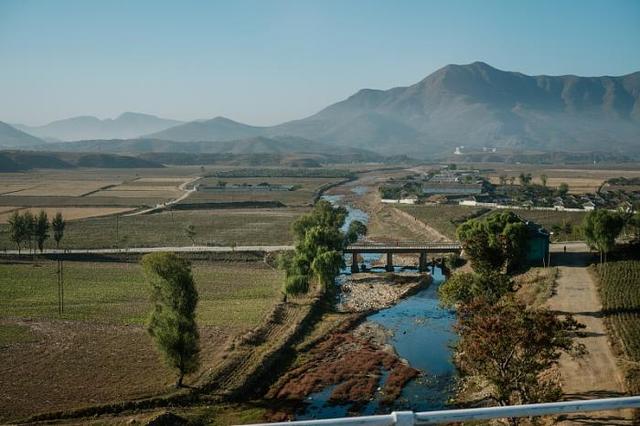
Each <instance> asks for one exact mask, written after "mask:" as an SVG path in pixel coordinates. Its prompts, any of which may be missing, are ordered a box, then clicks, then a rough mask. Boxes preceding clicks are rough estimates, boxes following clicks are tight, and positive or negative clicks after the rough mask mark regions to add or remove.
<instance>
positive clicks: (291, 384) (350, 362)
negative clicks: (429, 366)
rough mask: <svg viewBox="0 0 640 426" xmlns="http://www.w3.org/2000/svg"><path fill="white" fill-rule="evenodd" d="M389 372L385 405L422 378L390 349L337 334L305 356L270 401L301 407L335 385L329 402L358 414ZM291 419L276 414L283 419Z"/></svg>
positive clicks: (383, 393) (272, 392) (270, 394)
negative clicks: (409, 382) (384, 373)
mask: <svg viewBox="0 0 640 426" xmlns="http://www.w3.org/2000/svg"><path fill="white" fill-rule="evenodd" d="M385 371H388V372H389V376H388V379H387V380H386V382H385V383H384V384H383V385H382V389H381V400H382V402H383V403H391V402H393V401H394V400H395V399H396V398H398V396H399V395H400V391H401V390H402V388H403V386H404V385H405V384H406V383H407V382H408V381H409V380H411V379H412V378H414V377H416V376H417V375H418V374H419V372H418V370H416V369H414V368H411V367H409V366H408V365H406V364H405V363H404V362H403V361H402V360H401V359H400V358H399V357H398V356H397V355H396V354H394V353H393V351H391V350H390V349H387V348H384V347H383V346H381V345H379V344H377V343H375V342H373V341H370V340H367V339H365V338H361V337H356V336H354V335H353V334H351V333H334V334H331V335H329V336H328V337H327V338H326V339H324V340H323V341H321V342H320V343H318V344H317V345H316V346H315V347H313V348H312V349H310V350H309V351H308V352H307V353H306V354H304V357H303V358H302V361H301V362H300V363H299V364H298V365H297V366H296V367H295V368H293V369H292V370H290V371H289V372H288V373H287V374H285V375H284V376H283V377H282V378H281V379H280V380H279V381H278V382H277V383H276V384H275V385H274V386H273V387H272V388H271V390H270V391H269V392H268V394H267V398H268V399H274V400H279V401H281V402H284V401H288V402H294V403H296V402H297V403H298V404H294V405H299V404H300V403H302V401H303V400H304V399H305V398H306V397H307V396H309V395H310V394H312V393H314V392H318V391H321V390H322V389H324V388H326V387H327V386H331V385H335V388H334V389H333V392H332V393H331V395H330V396H329V401H330V402H332V403H335V404H344V403H352V404H353V405H352V406H351V410H353V411H356V412H357V410H358V409H359V408H362V406H363V405H365V404H366V403H367V402H369V401H370V400H371V399H372V398H373V397H374V396H375V394H376V392H377V390H378V387H379V386H380V379H381V377H382V373H383V372H385ZM290 415H291V414H290V413H287V415H284V413H277V414H275V413H274V417H279V418H287V417H289V416H290Z"/></svg>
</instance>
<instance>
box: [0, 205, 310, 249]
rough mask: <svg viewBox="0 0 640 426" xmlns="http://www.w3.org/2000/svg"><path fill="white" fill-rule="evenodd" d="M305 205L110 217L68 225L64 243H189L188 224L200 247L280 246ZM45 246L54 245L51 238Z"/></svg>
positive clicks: (3, 232) (3, 244) (3, 237)
mask: <svg viewBox="0 0 640 426" xmlns="http://www.w3.org/2000/svg"><path fill="white" fill-rule="evenodd" d="M305 211H306V210H305V209H300V208H298V209H293V208H290V209H288V208H280V209H242V210H241V209H218V210H183V211H164V212H161V213H154V214H148V215H139V216H120V217H115V216H110V217H96V218H90V219H83V220H76V221H71V222H69V223H67V227H66V229H65V235H64V238H63V240H62V244H61V247H64V248H109V247H124V248H126V247H154V246H188V245H192V244H193V243H192V241H191V240H190V239H189V238H188V237H187V236H186V234H185V227H186V226H187V225H188V224H192V225H193V226H194V227H195V231H196V236H195V243H196V244H197V245H207V244H208V245H232V244H234V243H235V244H237V245H280V244H288V243H290V242H291V240H292V237H291V234H290V232H289V227H290V225H291V223H292V222H293V221H294V220H295V219H296V218H297V217H298V216H299V215H301V214H302V213H304V212H305ZM45 247H48V248H52V247H54V242H53V241H52V240H51V239H49V240H47V241H46V243H45ZM13 248H15V246H14V245H13V244H12V243H11V242H10V241H9V235H8V226H7V225H2V224H0V250H2V249H13Z"/></svg>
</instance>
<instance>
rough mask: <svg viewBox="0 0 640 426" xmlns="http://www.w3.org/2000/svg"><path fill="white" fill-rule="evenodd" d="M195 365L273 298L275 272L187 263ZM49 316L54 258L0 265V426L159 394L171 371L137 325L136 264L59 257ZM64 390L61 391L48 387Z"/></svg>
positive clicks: (258, 317) (247, 265) (144, 311)
mask: <svg viewBox="0 0 640 426" xmlns="http://www.w3.org/2000/svg"><path fill="white" fill-rule="evenodd" d="M193 273H194V278H195V281H196V286H197V289H198V293H199V296H200V300H199V303H198V307H197V322H198V329H199V333H200V347H201V353H200V359H201V361H202V365H201V368H200V369H199V371H198V372H197V373H195V374H194V375H192V376H190V377H189V378H188V382H187V383H192V382H193V381H194V380H197V378H198V377H199V376H200V375H201V374H203V373H204V372H206V371H208V369H209V368H211V366H213V365H216V363H217V362H219V361H220V360H221V358H222V357H224V356H225V355H224V354H225V351H224V348H225V347H226V345H227V344H228V342H229V341H230V339H232V338H234V337H235V336H238V335H241V334H243V333H245V332H247V331H248V330H249V329H251V328H253V327H255V326H257V325H258V324H259V323H261V322H262V321H263V319H264V318H265V316H266V315H267V313H268V312H270V311H271V309H272V308H273V306H274V304H275V303H277V302H278V301H279V300H280V297H281V296H280V289H281V284H282V279H283V274H282V273H281V272H280V271H278V270H275V269H273V268H271V267H270V266H268V265H267V264H265V263H263V262H256V261H253V262H202V261H198V262H194V263H193ZM64 277H65V279H64V281H65V286H64V294H65V297H64V301H65V309H64V313H63V314H62V315H59V314H58V302H57V283H56V264H55V262H52V261H45V260H41V261H37V262H35V263H34V262H17V263H10V262H7V261H3V262H0V364H1V365H3V380H0V395H11V398H0V423H3V424H4V423H5V422H12V421H13V420H16V419H19V418H24V417H26V416H28V415H32V414H36V413H41V412H50V411H58V410H69V409H73V408H78V407H82V406H86V405H93V404H98V403H106V402H110V401H119V400H123V399H135V398H142V397H146V396H149V395H154V394H158V393H162V392H165V391H166V390H167V389H169V388H170V387H171V386H172V383H173V382H174V380H175V373H174V372H173V371H171V370H169V369H168V368H167V367H166V366H165V365H164V363H163V362H162V358H161V356H160V355H159V354H158V352H157V351H156V349H155V347H154V344H153V341H152V340H151V338H150V336H149V335H148V333H147V332H146V330H145V326H144V323H145V319H146V317H147V315H148V312H149V311H150V308H151V304H150V302H149V285H148V284H147V283H146V282H145V280H144V277H143V274H142V270H141V267H140V266H139V265H138V264H137V263H124V262H75V261H65V262H64ZM52 389H64V390H65V391H64V392H57V391H55V392H54V391H52Z"/></svg>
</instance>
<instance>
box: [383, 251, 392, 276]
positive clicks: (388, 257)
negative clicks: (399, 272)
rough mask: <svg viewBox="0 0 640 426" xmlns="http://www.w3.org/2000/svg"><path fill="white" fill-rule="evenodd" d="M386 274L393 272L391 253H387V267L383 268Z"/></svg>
mask: <svg viewBox="0 0 640 426" xmlns="http://www.w3.org/2000/svg"><path fill="white" fill-rule="evenodd" d="M385 269H386V270H387V272H393V253H391V252H387V266H386V267H385Z"/></svg>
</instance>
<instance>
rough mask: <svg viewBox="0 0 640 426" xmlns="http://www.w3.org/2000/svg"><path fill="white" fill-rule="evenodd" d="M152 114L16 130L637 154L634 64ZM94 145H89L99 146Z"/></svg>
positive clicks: (424, 150) (389, 150) (463, 76)
mask: <svg viewBox="0 0 640 426" xmlns="http://www.w3.org/2000/svg"><path fill="white" fill-rule="evenodd" d="M127 114H130V113H125V114H123V116H124V117H125V118H126V116H127ZM123 116H121V117H119V118H118V119H116V120H112V121H113V122H116V121H119V120H120V119H121V118H122V117H123ZM145 117H147V116H145ZM156 119H157V118H156ZM72 120H77V119H72ZM157 120H160V122H161V123H160V122H158V125H159V126H160V125H161V126H165V125H166V127H165V128H163V129H156V130H151V131H149V132H148V133H140V131H141V129H142V126H139V127H137V128H136V129H135V131H134V129H133V128H131V127H130V128H129V131H128V132H121V133H119V134H115V133H114V132H111V133H110V132H109V131H107V130H104V132H103V133H102V134H103V136H101V137H92V138H87V137H79V136H81V134H82V135H86V134H88V132H87V131H86V130H84V131H83V132H84V133H83V132H80V130H79V127H78V128H76V127H75V124H74V123H75V121H65V120H63V121H62V122H64V123H65V124H66V125H68V127H65V126H62V127H65V128H66V131H65V132H60V133H55V132H53V131H52V130H53V129H56V128H58V126H60V124H56V125H55V126H54V124H55V123H61V122H54V123H51V124H49V125H47V126H42V127H40V128H38V129H39V131H38V132H34V131H29V130H30V129H27V128H25V127H21V129H22V130H25V131H27V132H30V133H32V134H34V135H36V136H41V137H43V138H45V137H47V138H51V137H53V138H60V139H65V140H68V139H113V138H121V139H128V138H142V139H144V140H165V141H172V142H190V143H193V142H198V143H200V145H199V147H200V149H203V150H204V149H206V150H208V151H207V152H212V151H211V150H214V151H215V150H220V151H216V152H237V153H247V152H249V153H251V152H262V151H260V150H264V149H266V148H265V147H267V146H270V148H269V149H275V150H277V149H280V148H278V147H276V146H274V144H273V143H271V144H268V143H266V140H265V139H261V138H267V139H270V140H279V141H280V142H279V143H278V146H280V147H281V149H296V150H297V151H300V150H308V149H309V146H311V145H313V144H314V143H317V144H323V146H325V145H327V144H328V145H329V146H334V147H335V146H339V147H350V148H357V149H362V150H367V151H374V152H376V153H378V154H383V155H397V154H408V155H412V156H417V157H422V158H424V157H428V156H431V155H433V154H436V153H451V152H453V149H454V148H455V147H458V146H464V147H465V150H474V149H479V148H482V147H495V148H497V149H498V150H506V151H572V152H587V151H593V150H602V149H603V147H606V149H607V150H609V151H612V152H620V153H629V152H632V153H636V154H640V72H635V73H632V74H627V75H624V76H618V77H610V76H602V77H578V76H574V75H565V76H546V75H539V76H528V75H525V74H522V73H519V72H511V71H502V70H498V69H496V68H493V67H491V66H490V65H488V64H486V63H483V62H474V63H472V64H467V65H447V66H445V67H443V68H441V69H439V70H437V71H436V72H434V73H432V74H430V75H429V76H427V77H426V78H424V79H423V80H421V81H419V82H417V83H415V84H413V85H410V86H406V87H395V88H392V89H389V90H376V89H363V90H360V91H358V92H357V93H355V94H354V95H352V96H350V97H348V98H347V99H345V100H343V101H340V102H337V103H335V104H333V105H330V106H328V107H326V108H325V109H323V110H321V111H320V112H318V113H316V114H314V115H311V116H309V117H306V118H303V119H300V120H294V121H289V122H286V123H282V124H278V125H275V126H266V127H258V126H251V125H248V124H243V123H239V122H236V121H233V120H230V119H228V118H224V117H216V118H213V119H210V120H200V121H192V122H187V123H180V124H177V125H170V120H163V119H157ZM102 122H104V120H103V121H102ZM174 124H175V123H174ZM45 128H46V129H47V132H46V133H45ZM63 133H64V134H63ZM125 133H126V134H127V136H123V135H124V134H125ZM107 134H108V136H107ZM71 135H73V137H71ZM61 136H64V137H61ZM285 136H286V137H288V138H290V139H289V140H290V142H292V143H291V144H289V145H288V146H286V147H285V146H284V145H283V143H282V140H283V137H285ZM221 141H232V142H228V143H227V144H226V145H225V144H216V146H217V148H211V147H209V146H207V144H205V142H217V143H219V142H221ZM0 142H1V141H0ZM101 144H104V145H106V146H109V148H108V149H112V150H113V149H115V147H116V146H118V144H117V143H116V142H115V141H103V142H101ZM155 144H156V146H159V142H155ZM298 144H299V145H301V146H298ZM95 145H96V144H95V143H94V148H93V149H94V150H100V149H98V148H96V147H95ZM231 145H234V147H232V146H231ZM254 145H255V146H254ZM185 148H186V147H185ZM101 149H104V148H101ZM172 149H173V148H172ZM323 149H324V148H323ZM112 152H114V151H112ZM115 152H118V151H115Z"/></svg>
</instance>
